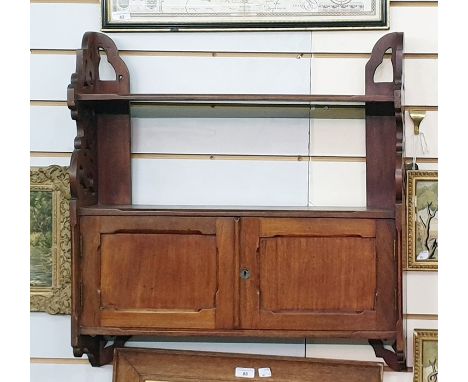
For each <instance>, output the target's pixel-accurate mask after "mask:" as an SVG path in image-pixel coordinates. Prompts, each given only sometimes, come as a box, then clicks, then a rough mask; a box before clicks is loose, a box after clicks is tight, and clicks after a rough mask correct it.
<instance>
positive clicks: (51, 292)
mask: <svg viewBox="0 0 468 382" xmlns="http://www.w3.org/2000/svg"><path fill="white" fill-rule="evenodd" d="M69 201H70V182H69V177H68V170H67V168H66V167H60V166H49V167H33V168H31V169H30V310H31V311H33V312H37V311H40V312H47V313H50V314H70V311H71V232H70V212H69Z"/></svg>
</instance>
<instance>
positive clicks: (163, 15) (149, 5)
mask: <svg viewBox="0 0 468 382" xmlns="http://www.w3.org/2000/svg"><path fill="white" fill-rule="evenodd" d="M389 4H390V1H389V0H101V14H102V30H103V31H135V32H141V31H170V32H179V31H220V30H227V31H236V30H239V31H246V30H247V31H248V30H263V31H268V30H272V31H275V30H320V29H388V28H389Z"/></svg>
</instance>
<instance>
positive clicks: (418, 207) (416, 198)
mask: <svg viewBox="0 0 468 382" xmlns="http://www.w3.org/2000/svg"><path fill="white" fill-rule="evenodd" d="M406 201H407V217H408V224H407V227H408V235H407V238H408V243H407V244H408V245H407V248H408V250H407V252H408V257H407V267H408V269H409V270H436V269H437V264H438V259H439V251H438V246H439V245H438V220H439V203H438V176H437V171H419V170H411V171H408V178H407V200H406Z"/></svg>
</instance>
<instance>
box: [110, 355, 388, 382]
mask: <svg viewBox="0 0 468 382" xmlns="http://www.w3.org/2000/svg"><path fill="white" fill-rule="evenodd" d="M246 364H247V365H248V368H246V367H239V366H243V365H246ZM113 374H114V375H113V379H112V381H114V382H163V381H165V382H170V381H173V382H175V381H177V382H195V381H217V382H223V381H226V382H227V381H230V382H232V381H236V380H238V381H249V380H250V381H261V380H265V381H288V382H302V381H320V382H341V381H349V382H351V381H365V382H382V381H383V364H382V363H381V362H366V361H348V360H329V359H318V358H300V357H284V356H283V357H282V356H265V355H263V356H261V355H253V354H236V353H218V352H199V351H180V350H166V349H139V348H125V347H120V348H116V350H115V353H114V364H113Z"/></svg>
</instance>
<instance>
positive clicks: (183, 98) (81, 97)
mask: <svg viewBox="0 0 468 382" xmlns="http://www.w3.org/2000/svg"><path fill="white" fill-rule="evenodd" d="M76 100H77V101H92V102H98V101H106V102H107V101H128V102H140V103H145V102H150V103H184V104H186V103H192V104H198V103H202V104H203V103H208V104H226V103H232V102H235V103H242V104H252V103H254V104H288V106H290V105H292V104H310V103H314V102H322V103H327V102H329V103H354V102H390V103H393V102H394V96H393V95H327V94H324V95H320V94H314V95H307V94H127V95H122V94H96V93H92V94H86V93H81V94H77V95H76Z"/></svg>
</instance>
